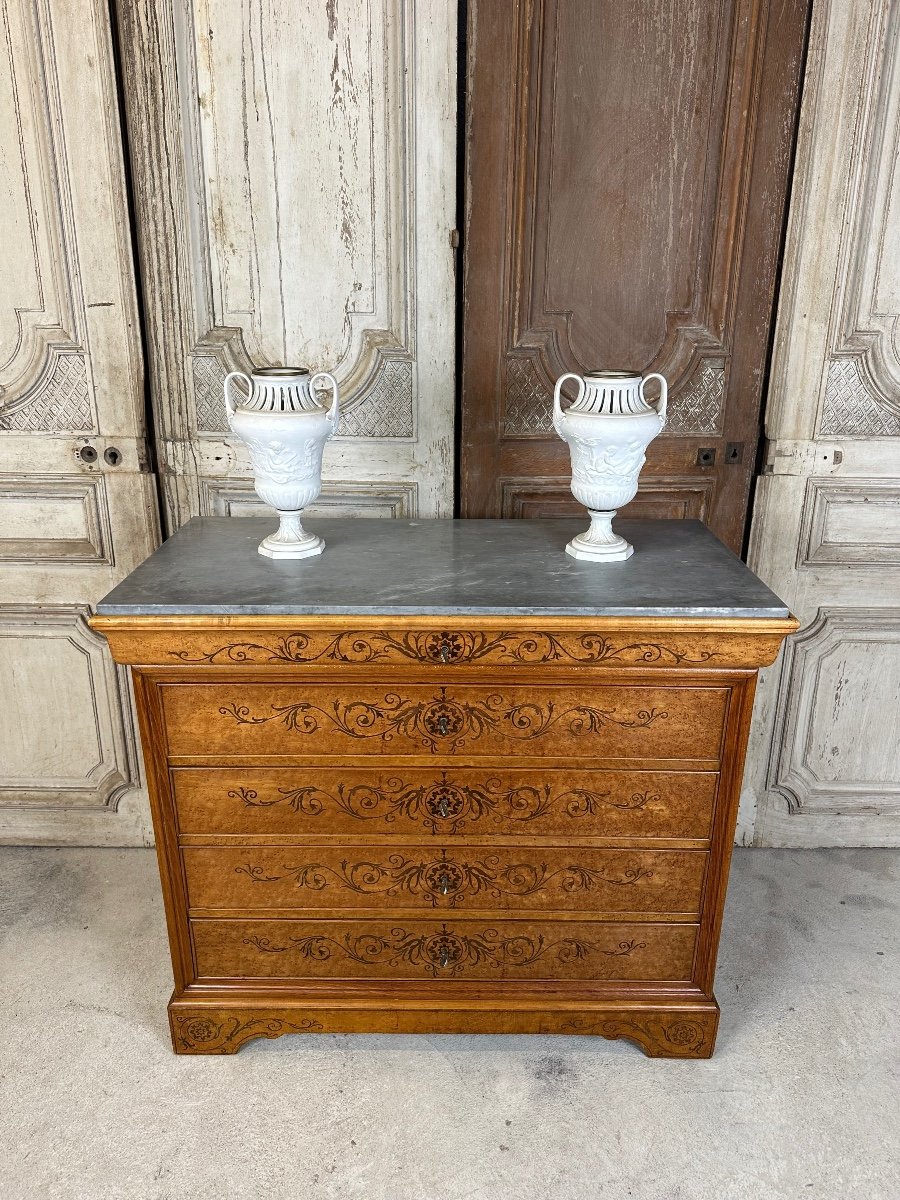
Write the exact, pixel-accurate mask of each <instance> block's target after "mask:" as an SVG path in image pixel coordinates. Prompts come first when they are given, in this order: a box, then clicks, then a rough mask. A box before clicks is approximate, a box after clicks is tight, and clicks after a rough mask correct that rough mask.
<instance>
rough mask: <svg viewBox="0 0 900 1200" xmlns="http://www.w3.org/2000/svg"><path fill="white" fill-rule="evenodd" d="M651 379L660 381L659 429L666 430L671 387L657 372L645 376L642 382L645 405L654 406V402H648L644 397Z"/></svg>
mask: <svg viewBox="0 0 900 1200" xmlns="http://www.w3.org/2000/svg"><path fill="white" fill-rule="evenodd" d="M651 379H658V380H659V399H658V400H657V401H656V411H657V412H658V413H659V427H660V429H665V426H666V409H667V407H668V401H669V385H668V384H667V383H666V380H665V378H664V377H663V376H662V375H660V374H658V373H657V372H655V371H654V372H653V373H652V374H650V375H645V376H644V378H643V379H642V380H641V399H642V400H643V401H644V403H645V404H652V401H651V400H648V399H647V397H646V396H645V395H644V388H645V386H646V385H647V382H648V381H649V380H651Z"/></svg>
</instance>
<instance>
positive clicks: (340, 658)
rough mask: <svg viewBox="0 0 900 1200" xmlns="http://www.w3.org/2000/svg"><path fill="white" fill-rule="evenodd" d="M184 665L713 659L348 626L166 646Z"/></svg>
mask: <svg viewBox="0 0 900 1200" xmlns="http://www.w3.org/2000/svg"><path fill="white" fill-rule="evenodd" d="M169 653H170V655H171V656H172V657H173V658H177V659H179V660H180V661H181V662H185V663H212V664H217V663H234V664H241V663H266V662H270V663H278V662H283V663H312V662H319V661H322V662H340V663H347V664H354V663H359V664H363V663H375V662H385V661H391V660H394V661H397V660H403V659H408V660H410V661H413V662H427V663H438V664H441V665H444V666H452V665H464V664H468V663H476V662H481V661H484V660H489V659H493V660H495V661H497V662H508V663H529V664H534V665H537V664H540V663H552V662H561V663H566V662H572V663H583V664H597V663H603V662H612V663H618V664H619V665H622V666H643V665H653V664H656V665H660V666H681V665H682V664H687V665H691V666H695V665H699V664H701V663H705V662H708V661H709V660H710V659H711V658H714V657H715V653H714V652H713V651H709V650H702V651H699V652H693V653H688V652H687V651H685V650H680V649H677V648H676V647H674V646H667V645H664V644H663V643H661V642H645V641H635V642H628V643H625V644H617V643H615V642H612V641H611V640H610V639H609V638H606V637H604V636H602V635H601V634H595V633H583V634H573V635H566V636H562V635H560V636H558V635H556V634H553V633H544V632H534V633H524V634H522V633H513V632H503V633H497V634H491V633H485V632H473V631H468V630H454V629H436V630H431V631H427V632H398V633H388V632H379V631H372V632H369V631H366V630H348V631H347V632H344V633H340V634H337V635H336V636H334V637H327V638H325V639H324V641H323V643H322V644H320V642H319V640H318V639H317V638H315V636H313V635H311V634H307V633H301V632H297V633H289V634H285V635H284V636H283V637H280V638H277V639H275V640H273V641H272V642H271V643H267V642H251V641H247V642H229V643H227V644H226V645H224V646H218V647H216V649H214V650H210V651H208V652H199V653H198V652H196V651H192V650H172V651H169Z"/></svg>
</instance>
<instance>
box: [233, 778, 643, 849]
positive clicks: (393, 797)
mask: <svg viewBox="0 0 900 1200" xmlns="http://www.w3.org/2000/svg"><path fill="white" fill-rule="evenodd" d="M228 796H229V798H231V799H234V800H239V801H240V802H241V803H242V804H243V805H245V806H246V807H247V808H273V807H275V806H276V805H286V806H288V807H290V808H291V809H293V811H294V812H295V813H298V814H301V815H303V816H306V817H318V816H320V815H321V814H323V813H327V812H328V810H329V809H332V810H333V809H337V810H338V811H340V812H343V813H345V814H346V815H347V816H349V817H353V818H354V819H356V820H358V821H382V822H384V823H385V824H388V825H389V824H391V823H392V822H394V821H396V819H397V817H403V818H405V819H406V820H411V821H421V822H422V824H423V825H424V827H425V828H426V829H427V830H429V831H430V832H431V833H432V834H445V835H452V834H457V833H459V832H461V831H462V830H463V829H465V828H466V827H467V826H469V825H472V824H473V823H475V822H477V821H480V820H485V819H491V820H493V821H494V822H495V823H498V822H501V821H508V822H510V823H519V822H521V823H523V824H524V823H526V822H529V821H535V820H539V819H540V818H541V817H544V816H546V815H547V814H549V813H552V812H554V811H558V812H560V813H562V814H564V815H565V816H566V817H568V818H570V819H571V820H578V819H580V818H583V817H589V816H594V815H595V814H596V813H597V812H599V811H600V809H601V808H604V807H605V808H612V809H618V810H620V811H628V812H641V811H644V810H645V809H646V808H647V806H648V805H654V804H658V803H659V799H660V797H659V795H658V794H657V793H655V792H652V791H636V792H630V791H629V793H628V794H627V795H622V796H617V795H613V794H612V793H610V792H601V791H596V790H591V789H586V788H571V789H566V790H563V791H561V792H554V790H553V788H552V786H551V785H550V784H544V785H543V786H541V787H536V786H533V785H530V784H523V785H521V786H519V787H515V788H509V787H504V786H503V784H502V782H501V780H499V779H496V778H491V779H487V780H486V781H485V782H484V784H482V785H480V786H476V785H472V784H464V783H456V782H453V781H451V780H450V779H448V777H447V774H446V772H444V773H442V775H441V777H440V779H435V780H434V781H433V782H431V783H427V784H421V785H418V786H417V785H409V784H406V783H404V781H403V780H402V779H388V780H386V781H384V782H383V783H379V784H378V785H375V784H367V783H365V784H356V785H354V786H352V787H348V786H346V785H345V784H343V783H341V784H338V786H337V788H336V789H335V791H333V792H327V791H325V790H324V789H322V788H318V787H316V786H315V785H312V784H306V785H302V786H300V787H281V788H277V789H276V791H275V793H274V794H273V795H267V796H260V795H259V793H258V792H257V791H256V790H255V789H254V788H248V787H238V788H232V789H231V790H230V791H229V792H228Z"/></svg>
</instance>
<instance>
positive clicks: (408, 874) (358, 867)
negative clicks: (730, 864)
mask: <svg viewBox="0 0 900 1200" xmlns="http://www.w3.org/2000/svg"><path fill="white" fill-rule="evenodd" d="M234 870H235V873H236V874H240V875H246V876H247V877H248V878H249V879H250V881H251V882H252V883H254V884H269V883H282V882H284V881H285V880H289V881H290V883H291V884H292V885H293V886H294V887H297V888H301V889H302V888H308V889H310V890H312V891H316V892H321V891H325V890H326V889H328V888H329V887H331V886H333V885H335V886H337V887H338V888H342V889H345V890H349V891H352V892H356V893H358V894H360V895H366V896H374V895H383V896H391V897H393V896H399V895H403V894H408V895H410V896H415V897H417V896H422V897H423V898H424V899H425V900H427V901H428V903H429V904H430V905H431V906H432V907H433V908H436V907H438V906H439V905H447V906H448V907H450V908H455V907H456V906H457V905H458V904H460V903H462V902H463V901H465V900H469V899H472V898H475V897H481V896H484V897H487V898H490V899H492V900H499V899H501V898H502V897H504V896H513V897H519V898H521V897H524V896H531V895H534V894H535V893H536V892H541V891H545V890H547V889H548V888H550V887H555V888H558V889H560V890H561V891H562V892H564V893H566V894H567V895H572V894H574V893H576V892H579V891H592V890H594V889H595V888H598V887H603V886H605V885H608V886H611V887H619V888H626V887H633V886H634V885H635V884H639V883H640V882H641V881H642V880H650V879H652V878H653V872H652V871H651V870H649V869H648V868H646V867H642V866H632V867H625V868H624V869H623V870H621V871H612V870H608V869H607V868H606V867H596V868H595V867H585V866H583V865H581V864H579V863H570V864H568V865H565V866H561V867H551V866H548V864H547V863H528V862H517V863H509V864H507V865H503V864H502V863H501V861H500V858H499V857H498V856H497V855H495V854H490V855H486V856H485V857H484V858H480V859H472V860H471V861H459V860H457V859H454V858H448V857H447V851H446V850H444V851H442V852H441V854H440V855H439V856H437V857H435V858H431V859H427V860H425V861H422V860H419V861H417V860H415V859H412V858H407V857H406V856H405V855H403V854H391V855H389V856H388V857H387V860H386V862H373V861H367V862H350V861H349V860H347V859H344V860H343V861H342V862H341V863H340V865H339V866H338V867H336V868H335V867H330V866H328V865H327V864H325V863H317V862H309V863H300V864H295V865H290V864H287V863H285V864H283V865H282V866H281V867H280V868H277V870H278V873H277V874H269V873H267V871H266V869H265V868H264V867H261V866H259V865H257V864H253V863H251V862H247V863H245V864H244V865H243V866H239V867H235V868H234Z"/></svg>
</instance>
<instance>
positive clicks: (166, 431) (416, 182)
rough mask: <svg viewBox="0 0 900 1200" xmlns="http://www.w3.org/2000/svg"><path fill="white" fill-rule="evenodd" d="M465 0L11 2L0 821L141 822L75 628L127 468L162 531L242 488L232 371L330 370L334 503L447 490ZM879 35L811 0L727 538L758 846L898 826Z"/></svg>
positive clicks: (891, 312) (142, 529) (748, 837)
mask: <svg viewBox="0 0 900 1200" xmlns="http://www.w3.org/2000/svg"><path fill="white" fill-rule="evenodd" d="M471 2H472V3H476V0H471ZM484 2H486V0H477V3H484ZM498 2H499V0H498ZM510 2H511V3H512V0H510ZM647 2H648V3H649V0H647ZM454 7H455V6H454V5H453V4H451V3H448V4H437V3H436V4H433V5H432V4H428V5H426V4H424V3H421V2H420V3H418V4H417V3H415V2H414V0H329V3H327V4H325V3H323V4H321V5H318V4H317V5H302V4H296V3H290V2H289V0H267V2H266V3H265V4H263V3H262V2H261V0H243V2H242V3H238V2H237V0H216V2H215V3H213V2H212V0H144V2H143V3H140V4H137V3H126V0H117V2H116V6H115V16H116V27H117V28H116V35H115V41H114V36H113V29H112V25H111V21H110V10H109V6H108V3H107V0H6V3H5V4H4V5H3V6H2V7H0V21H2V29H3V35H4V40H3V50H2V54H3V66H2V71H0V134H2V136H0V167H2V169H0V213H2V220H3V232H4V238H3V250H4V262H3V270H2V271H0V697H2V702H3V721H2V723H0V840H5V841H22V842H40V841H44V842H58V843H65V842H72V843H88V844H133V843H140V842H144V841H147V840H148V839H149V836H150V835H149V825H148V819H147V809H146V803H145V797H144V793H143V789H142V782H141V767H140V755H139V751H138V748H137V744H136V738H135V732H134V723H133V717H132V710H131V703H130V697H129V695H128V687H127V681H126V679H125V678H124V676H123V675H122V674H121V673H120V672H119V671H118V670H117V669H116V667H115V666H114V665H113V664H112V662H111V660H110V659H109V657H108V655H107V653H106V650H105V647H104V645H103V643H102V642H101V640H100V639H98V638H96V637H95V636H94V635H93V634H92V633H91V631H90V630H89V629H88V627H87V625H86V618H87V616H88V615H89V614H90V611H91V606H92V605H93V604H94V603H96V601H97V599H99V597H100V596H101V595H102V594H103V593H104V592H106V591H107V590H108V589H109V588H110V587H111V586H112V585H113V584H114V583H115V582H116V581H117V580H119V579H121V578H122V577H123V575H125V574H126V573H127V572H128V571H129V570H130V569H131V568H132V567H133V566H134V565H135V564H136V563H137V562H139V561H140V560H142V559H143V558H144V557H145V556H146V555H147V554H148V553H149V552H150V551H151V550H152V548H153V546H154V545H155V544H156V543H157V541H158V537H159V516H158V513H157V499H156V497H157V489H156V480H155V478H154V476H153V474H152V473H151V464H152V463H158V465H159V471H160V482H161V489H160V494H161V495H162V497H163V504H162V507H163V510H164V511H163V513H162V522H163V525H164V526H165V527H166V528H169V529H171V528H174V527H175V526H176V525H178V524H179V523H181V522H182V521H184V520H185V519H187V518H188V517H189V516H190V515H192V514H194V513H213V514H231V515H240V514H241V513H242V512H246V511H250V510H251V509H253V508H254V507H255V505H256V503H257V502H256V499H255V497H254V495H253V491H252V481H251V476H250V471H249V465H248V462H247V459H246V457H245V456H244V452H243V450H242V449H241V448H240V447H239V446H237V445H236V444H235V443H234V441H233V440H232V439H231V438H229V437H228V436H226V433H225V422H224V420H223V414H222V410H221V407H220V395H221V381H222V379H223V377H224V375H225V373H226V372H227V371H228V370H230V369H232V368H235V367H239V368H243V369H247V368H248V367H250V366H251V365H253V364H264V363H278V362H286V361H292V362H297V361H298V360H301V361H303V362H304V363H305V364H308V365H309V366H311V367H316V368H330V369H333V370H334V371H335V372H336V374H337V376H338V378H339V380H340V381H341V384H342V388H343V392H344V399H345V405H344V413H343V417H342V423H341V429H340V437H339V438H337V439H335V440H334V441H333V442H332V443H331V444H330V445H329V447H328V450H327V453H326V464H325V475H326V485H325V489H324V492H323V496H322V500H321V507H322V508H323V509H325V510H327V511H330V512H335V511H337V512H344V513H359V514H361V515H377V516H381V515H416V514H419V515H423V516H427V515H449V513H450V511H451V501H452V476H453V462H452V444H453V361H454V342H453V336H454V334H453V330H454V320H455V303H456V300H455V284H454V278H453V270H454V263H453V250H452V246H451V231H452V228H453V225H454V222H455V186H456V185H455V164H456V85H457V48H456V15H455V12H454V11H453V10H454ZM751 7H752V6H751ZM898 60H900V0H855V2H854V3H852V4H851V3H847V2H845V0H814V3H813V11H812V30H811V39H810V45H809V54H808V62H807V68H806V82H805V89H804V96H803V104H802V118H801V130H800V139H799V145H798V151H797V160H796V166H795V173H794V179H793V188H792V199H791V215H790V223H789V231H788V240H787V246H786V251H785V259H784V264H783V272H782V282H781V294H780V302H779V312H778V319H777V329H776V344H775V352H774V360H773V364H772V371H771V380H770V386H769V394H768V399H767V402H766V434H767V437H768V449H767V455H766V458H765V464H764V467H763V474H762V476H761V478H760V479H759V480H758V482H757V488H756V500H755V510H754V522H753V534H752V546H751V556H750V561H751V565H753V566H754V568H755V569H756V570H757V571H758V572H759V573H760V574H761V575H762V576H763V577H764V578H765V579H766V580H767V581H768V582H769V583H770V584H771V585H772V586H773V587H774V588H775V589H776V590H777V591H778V592H779V593H780V594H781V595H782V596H784V598H785V599H786V600H787V601H788V602H789V603H790V604H791V605H792V607H793V608H794V611H795V612H796V613H797V614H798V616H800V618H801V620H802V622H803V628H802V629H801V631H800V633H799V634H798V635H797V636H796V637H795V638H794V639H791V641H790V642H789V644H788V645H787V647H786V649H785V651H784V653H783V655H782V658H781V660H780V661H779V663H778V664H777V665H776V667H774V668H773V669H772V670H771V671H769V672H768V673H767V675H766V677H765V679H764V681H763V683H762V686H761V689H760V693H759V702H758V708H757V713H756V719H755V723H754V728H753V734H752V741H751V747H750V754H749V760H748V772H747V778H746V787H745V792H744V798H743V799H744V802H743V804H742V812H741V837H742V839H743V840H744V841H747V842H756V843H758V844H766V845H791V846H803V845H822V844H835V845H837V844H850V845H860V844H888V843H890V844H894V843H897V842H900V819H898V816H900V702H898V700H900V171H898V150H900V61H898ZM119 81H121V89H122V92H123V96H122V97H120V95H119V86H120V84H119ZM120 99H123V100H124V112H125V121H126V129H124V130H123V126H122V118H121V115H120V103H119V102H120ZM126 147H127V153H126ZM129 162H130V171H131V177H130V189H129V186H128V185H127V183H126V179H127V175H126V167H127V166H128V163H129ZM129 198H130V203H131V205H132V215H133V218H134V230H135V234H136V244H137V262H138V265H137V266H136V263H135V250H134V246H133V241H132V231H131V226H130V224H129ZM472 202H473V203H475V202H477V203H489V202H490V197H486V196H479V197H473V198H472ZM136 280H137V281H138V282H137V283H136ZM139 295H140V298H141V304H142V306H143V310H144V315H145V321H144V329H145V332H146V342H145V343H142V339H141V332H140V326H139V322H138V296H139ZM145 356H146V363H145V361H144V360H145ZM145 375H146V393H145ZM148 403H149V412H150V414H151V416H152V422H148V420H147V411H148V408H147V405H148ZM154 435H155V449H156V456H155V457H154V456H153V454H151V452H150V451H151V448H150V447H149V446H148V442H147V439H148V437H151V436H154Z"/></svg>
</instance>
